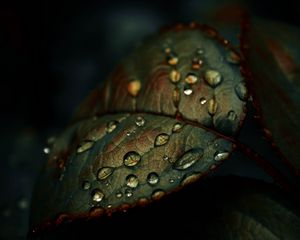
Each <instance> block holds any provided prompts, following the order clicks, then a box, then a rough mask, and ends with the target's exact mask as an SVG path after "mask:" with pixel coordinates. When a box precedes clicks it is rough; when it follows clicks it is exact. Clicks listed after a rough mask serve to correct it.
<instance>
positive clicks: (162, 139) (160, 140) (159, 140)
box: [154, 133, 170, 147]
mask: <svg viewBox="0 0 300 240" xmlns="http://www.w3.org/2000/svg"><path fill="white" fill-rule="evenodd" d="M169 139H170V136H169V135H168V134H166V133H161V134H159V135H157V136H156V138H155V141H154V146H156V147H157V146H162V145H165V144H166V143H167V142H168V141H169Z"/></svg>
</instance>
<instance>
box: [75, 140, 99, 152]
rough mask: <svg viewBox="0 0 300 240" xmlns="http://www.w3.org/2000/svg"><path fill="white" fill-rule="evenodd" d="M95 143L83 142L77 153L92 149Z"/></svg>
mask: <svg viewBox="0 0 300 240" xmlns="http://www.w3.org/2000/svg"><path fill="white" fill-rule="evenodd" d="M94 143H95V142H93V141H84V142H83V143H81V144H80V146H79V147H78V148H77V153H83V152H85V151H87V150H89V149H90V148H92V147H93V145H94Z"/></svg>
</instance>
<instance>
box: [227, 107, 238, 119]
mask: <svg viewBox="0 0 300 240" xmlns="http://www.w3.org/2000/svg"><path fill="white" fill-rule="evenodd" d="M227 118H228V119H229V120H231V121H235V120H236V119H237V114H236V113H235V111H233V110H231V111H229V112H228V113H227Z"/></svg>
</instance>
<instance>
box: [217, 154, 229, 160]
mask: <svg viewBox="0 0 300 240" xmlns="http://www.w3.org/2000/svg"><path fill="white" fill-rule="evenodd" d="M228 157H229V152H216V154H215V156H214V159H215V160H216V161H223V160H225V159H227V158H228Z"/></svg>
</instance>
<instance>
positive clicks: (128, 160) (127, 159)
mask: <svg viewBox="0 0 300 240" xmlns="http://www.w3.org/2000/svg"><path fill="white" fill-rule="evenodd" d="M140 161H141V155H140V154H138V153H137V152H134V151H131V152H128V153H126V154H125V155H124V158H123V162H124V165H125V166H127V167H133V166H135V165H137V164H138V163H139V162H140Z"/></svg>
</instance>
